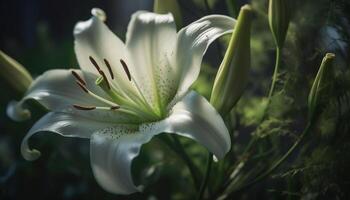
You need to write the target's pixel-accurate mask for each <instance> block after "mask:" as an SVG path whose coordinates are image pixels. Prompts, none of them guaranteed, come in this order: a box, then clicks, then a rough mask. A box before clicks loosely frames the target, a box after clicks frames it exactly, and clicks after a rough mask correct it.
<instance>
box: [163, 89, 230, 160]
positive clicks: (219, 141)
mask: <svg viewBox="0 0 350 200" xmlns="http://www.w3.org/2000/svg"><path fill="white" fill-rule="evenodd" d="M163 123H164V124H165V125H163V126H164V127H166V128H165V130H164V132H168V133H176V134H178V135H182V136H185V137H189V138H192V139H194V140H196V141H197V142H198V143H200V144H202V145H203V146H205V147H206V148H207V149H208V150H209V151H210V152H212V153H213V154H214V155H215V156H216V157H217V158H219V159H221V158H223V157H224V156H225V154H226V153H227V152H228V151H229V150H230V148H231V140H230V134H229V132H228V130H227V127H226V125H225V123H224V121H223V119H222V118H221V116H220V114H219V113H218V112H217V111H216V110H215V108H214V107H213V106H212V105H211V104H210V103H209V102H208V101H207V100H206V99H205V98H204V97H202V96H200V95H198V94H197V93H196V92H194V91H191V92H189V93H188V94H186V96H185V97H184V98H183V99H182V100H181V101H180V102H178V103H177V104H176V105H175V106H174V107H173V109H172V111H171V114H170V116H169V117H168V118H166V119H165V120H164V122H163Z"/></svg>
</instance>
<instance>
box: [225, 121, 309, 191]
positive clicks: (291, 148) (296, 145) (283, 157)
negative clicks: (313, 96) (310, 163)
mask: <svg viewBox="0 0 350 200" xmlns="http://www.w3.org/2000/svg"><path fill="white" fill-rule="evenodd" d="M311 127H312V123H311V122H309V123H308V124H307V126H306V128H305V129H304V131H303V133H302V134H301V135H300V137H299V138H298V140H297V141H296V142H295V143H294V144H293V146H291V147H290V148H289V150H288V151H287V152H286V153H285V154H284V155H283V156H282V157H281V158H280V159H279V160H278V161H277V162H276V163H275V164H274V165H272V166H271V167H270V168H269V169H268V170H267V171H265V172H264V173H263V174H261V175H259V176H258V177H256V178H255V179H254V180H252V181H251V182H249V183H247V184H245V185H243V186H241V187H239V188H237V189H236V190H234V191H233V192H231V194H230V195H229V196H231V195H232V194H233V193H235V192H237V191H241V190H244V189H247V188H248V187H250V186H252V185H254V184H255V183H257V182H259V181H261V180H263V179H264V178H266V177H267V176H269V175H270V174H271V173H272V172H273V171H274V170H275V169H277V168H278V167H279V166H280V165H281V164H282V163H283V162H284V161H285V160H286V159H287V158H288V157H289V156H290V155H291V154H292V153H293V152H294V150H295V149H296V148H297V147H298V146H299V144H300V143H301V142H302V140H303V139H304V138H305V135H307V134H308V132H309V131H310V130H311Z"/></svg>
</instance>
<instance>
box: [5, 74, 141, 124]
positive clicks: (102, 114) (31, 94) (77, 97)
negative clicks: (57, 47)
mask: <svg viewBox="0 0 350 200" xmlns="http://www.w3.org/2000/svg"><path fill="white" fill-rule="evenodd" d="M74 71H75V72H76V73H78V74H79V75H80V76H81V77H83V78H84V79H85V82H86V84H87V88H88V89H89V90H90V91H92V92H94V93H95V94H97V95H98V96H100V97H103V98H105V99H109V97H108V96H107V95H106V94H105V93H104V92H103V91H102V89H100V88H99V87H98V86H96V85H95V84H94V83H95V79H96V76H95V75H94V74H91V73H89V72H85V73H83V72H81V71H80V70H74ZM29 99H34V100H36V101H38V102H39V103H40V104H41V105H43V106H44V107H46V108H47V109H48V110H49V111H59V112H66V113H72V114H76V115H81V116H84V117H87V118H89V119H93V120H97V121H100V120H103V121H106V122H118V123H121V122H128V123H137V122H139V120H141V119H137V118H136V117H133V116H130V115H129V114H126V113H122V112H119V111H118V110H116V111H112V110H90V111H81V110H77V109H74V108H73V106H72V105H73V104H78V105H83V106H101V107H109V105H106V104H105V103H103V102H101V101H98V100H96V99H94V98H93V97H92V96H90V95H88V94H86V93H85V92H84V91H83V90H82V89H81V88H80V87H79V86H78V85H77V84H76V83H75V78H74V77H73V75H72V74H71V70H49V71H47V72H45V73H44V74H42V75H41V76H39V77H38V78H37V79H35V81H34V82H33V83H32V85H31V86H30V88H29V90H28V91H27V93H26V95H25V96H24V98H23V99H22V100H21V101H20V102H19V103H15V102H11V103H10V104H9V105H8V108H7V114H8V115H9V117H11V118H12V119H14V120H16V121H22V120H25V119H28V118H29V117H30V112H29V110H27V109H26V108H24V107H23V104H24V103H25V102H26V101H27V100H29Z"/></svg>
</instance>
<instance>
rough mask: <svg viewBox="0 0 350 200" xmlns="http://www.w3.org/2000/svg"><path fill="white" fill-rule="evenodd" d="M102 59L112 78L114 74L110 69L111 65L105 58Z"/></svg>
mask: <svg viewBox="0 0 350 200" xmlns="http://www.w3.org/2000/svg"><path fill="white" fill-rule="evenodd" d="M103 61H104V62H105V64H106V66H107V68H108V71H109V74H110V75H111V79H114V74H113V71H112V67H111V65H110V64H109V62H108V60H107V59H103Z"/></svg>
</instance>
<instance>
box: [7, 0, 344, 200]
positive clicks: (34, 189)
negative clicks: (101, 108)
mask: <svg viewBox="0 0 350 200" xmlns="http://www.w3.org/2000/svg"><path fill="white" fill-rule="evenodd" d="M178 2H179V5H180V8H181V13H182V20H183V25H187V24H189V23H190V22H192V21H194V20H196V19H199V18H200V17H203V16H205V15H208V14H224V15H230V16H232V17H237V15H238V12H239V8H240V7H241V6H242V5H244V4H246V3H251V4H252V5H253V7H254V8H255V9H256V11H257V14H256V16H255V21H254V24H253V31H252V38H251V47H252V50H251V51H252V70H251V72H250V80H249V84H248V87H247V91H246V92H245V94H244V96H243V97H242V99H241V100H240V101H239V103H238V105H237V106H236V108H235V109H234V110H233V111H232V115H233V120H232V121H231V122H230V124H231V127H230V128H231V129H232V130H233V134H232V138H233V141H234V146H233V152H232V155H229V156H230V159H231V160H235V159H238V158H239V155H240V153H241V152H242V149H243V147H244V146H245V145H246V143H247V141H248V140H249V138H250V137H251V135H252V134H257V135H259V137H261V138H265V137H271V138H274V141H275V143H272V144H269V147H263V148H270V149H273V150H274V154H273V156H277V157H278V156H279V155H280V154H281V153H282V152H283V151H284V150H286V146H288V145H290V144H291V143H292V142H293V141H294V140H295V138H296V134H297V133H299V132H300V130H302V128H303V126H304V125H305V119H306V117H307V113H306V106H307V105H306V104H307V102H306V99H307V95H308V92H309V89H310V87H311V84H312V81H313V78H314V76H315V75H316V73H317V70H318V67H319V64H320V62H321V60H322V57H323V56H324V54H325V53H326V52H334V53H335V54H336V55H337V61H336V67H335V74H336V76H337V79H336V80H337V81H336V82H337V90H336V91H335V92H334V94H332V98H333V99H334V102H337V103H334V105H333V107H332V106H329V109H328V111H327V112H325V113H323V115H322V116H321V117H320V120H319V126H318V128H317V129H316V130H315V133H314V135H313V136H312V137H309V138H308V142H307V145H305V146H303V148H301V150H300V152H299V154H296V155H295V156H293V157H292V158H291V160H290V161H289V164H288V165H285V166H284V167H283V169H281V170H280V171H279V172H278V173H276V174H274V176H273V178H272V179H269V180H268V181H265V182H263V183H261V184H258V185H257V186H255V187H253V188H251V191H253V192H248V193H243V194H242V193H241V194H237V199H257V198H259V199H287V198H288V199H350V196H349V192H348V188H349V186H350V175H349V174H350V173H349V169H350V142H349V141H350V139H349V137H350V136H349V130H350V129H349V126H350V125H349V124H350V120H349V119H350V116H349V110H350V94H349V88H350V71H349V66H350V65H349V63H350V56H349V55H350V53H349V44H350V41H349V40H350V23H349V22H350V2H349V1H348V0H305V1H304V0H296V1H294V2H293V7H291V8H290V9H291V10H292V11H293V12H292V13H293V17H292V21H291V24H290V27H289V32H288V36H287V41H286V45H285V51H284V54H283V64H282V68H281V72H280V74H279V79H278V85H277V86H278V87H277V88H278V92H277V94H276V95H274V96H273V99H272V101H271V102H272V103H271V106H270V108H269V109H268V116H269V117H268V118H267V120H265V121H264V122H262V123H259V116H260V114H261V112H262V110H261V106H262V105H263V104H264V102H266V98H265V97H266V93H267V91H268V88H269V85H270V81H271V75H272V72H273V66H274V59H275V57H274V54H275V46H274V42H273V38H272V35H271V32H270V30H269V26H268V21H267V5H268V1H267V0H251V1H249V0H208V1H205V0H178ZM93 7H98V8H101V9H103V10H104V11H105V12H106V14H107V22H106V23H107V25H108V26H109V27H110V28H111V29H112V30H113V31H114V32H115V33H116V34H117V35H118V36H119V37H120V38H122V39H124V38H125V32H126V28H127V24H128V21H129V19H130V16H131V14H132V13H133V12H135V11H137V10H149V11H152V8H153V0H105V1H92V0H85V1H77V0H60V1H45V0H11V1H5V0H0V27H1V30H0V49H1V50H2V51H4V52H5V53H7V54H8V55H10V56H11V57H13V58H15V59H16V60H17V61H19V62H20V63H21V64H23V65H24V66H25V67H26V68H27V70H28V71H29V72H30V73H31V74H32V76H33V77H36V76H38V75H40V74H41V73H43V72H44V71H46V70H49V69H54V68H66V69H67V68H78V65H77V61H76V58H75V54H74V48H73V42H74V39H73V34H72V32H73V27H74V25H75V23H76V22H77V21H79V20H86V19H88V18H89V17H90V16H91V14H90V11H91V8H93ZM228 39H229V37H224V38H221V39H220V41H218V42H215V43H214V44H213V45H211V47H210V48H209V50H208V52H207V54H206V56H205V60H204V62H203V64H202V65H203V66H202V72H201V75H200V77H199V79H198V81H197V82H196V83H195V84H194V86H193V88H194V89H195V90H197V91H198V92H200V93H202V94H203V95H204V96H206V97H208V96H209V95H210V92H211V88H212V84H213V80H214V78H215V74H216V71H217V68H218V66H219V65H220V62H221V60H222V58H223V55H224V53H225V49H226V46H227V42H228ZM0 70H1V69H0ZM0 83H1V85H0V91H1V96H0V199H24V198H29V199H152V200H153V199H193V198H194V196H193V195H194V188H192V183H191V179H190V176H189V172H188V170H187V168H186V166H185V165H184V164H183V163H181V162H179V159H178V158H177V156H176V155H175V154H174V153H173V152H172V151H171V150H170V149H168V148H167V147H166V146H164V145H163V144H161V143H160V142H159V141H158V139H157V138H155V139H154V140H152V142H150V143H149V144H147V145H145V146H144V147H143V149H142V153H141V155H140V156H139V157H138V158H137V159H136V160H135V162H134V163H133V171H134V179H135V182H136V183H138V184H146V188H145V192H143V193H141V194H134V195H131V196H117V195H112V194H109V193H107V192H106V191H104V190H103V189H102V188H101V187H100V186H99V185H98V184H97V183H96V181H95V179H94V177H93V175H92V171H91V168H90V163H89V141H88V140H83V139H76V138H63V137H60V136H57V135H53V134H45V133H43V134H38V135H37V136H35V137H33V139H32V140H31V145H33V146H35V147H36V148H38V149H39V150H40V151H41V152H42V156H41V157H40V159H38V160H37V161H34V162H28V161H25V160H24V159H23V158H22V156H21V155H20V143H21V141H22V139H23V137H24V135H25V134H26V132H27V131H28V130H29V129H30V127H31V126H32V125H33V123H34V122H35V121H36V120H37V119H38V118H40V116H41V114H42V113H40V112H39V113H37V114H36V115H34V117H33V119H31V120H30V121H26V122H24V123H17V122H13V121H11V120H10V119H9V118H8V117H7V116H6V105H7V103H8V102H9V101H10V100H13V99H17V100H18V99H20V96H18V95H17V94H15V93H13V92H12V91H11V88H10V87H9V86H6V83H3V82H0ZM181 141H182V142H183V143H184V145H185V147H186V150H187V151H188V152H189V153H190V155H191V156H192V157H193V159H194V160H195V162H196V163H197V164H199V165H201V164H203V163H205V159H206V158H205V157H206V154H205V152H206V151H205V149H203V148H202V147H199V146H198V145H196V144H194V143H193V142H192V141H189V140H186V139H183V138H181ZM273 156H271V154H267V155H265V156H262V157H260V158H259V159H260V160H259V159H258V161H257V162H255V163H254V164H253V163H251V165H248V166H250V168H254V167H258V166H259V165H260V164H261V163H259V162H267V163H268V162H270V161H272V159H271V158H274V157H273ZM203 170H204V169H203ZM245 170H247V171H245V172H246V173H248V172H249V168H247V169H245ZM211 180H212V184H213V190H215V189H216V188H218V187H219V186H217V181H216V180H215V174H214V175H213V177H211ZM215 184H216V185H215ZM209 185H210V183H209Z"/></svg>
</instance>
